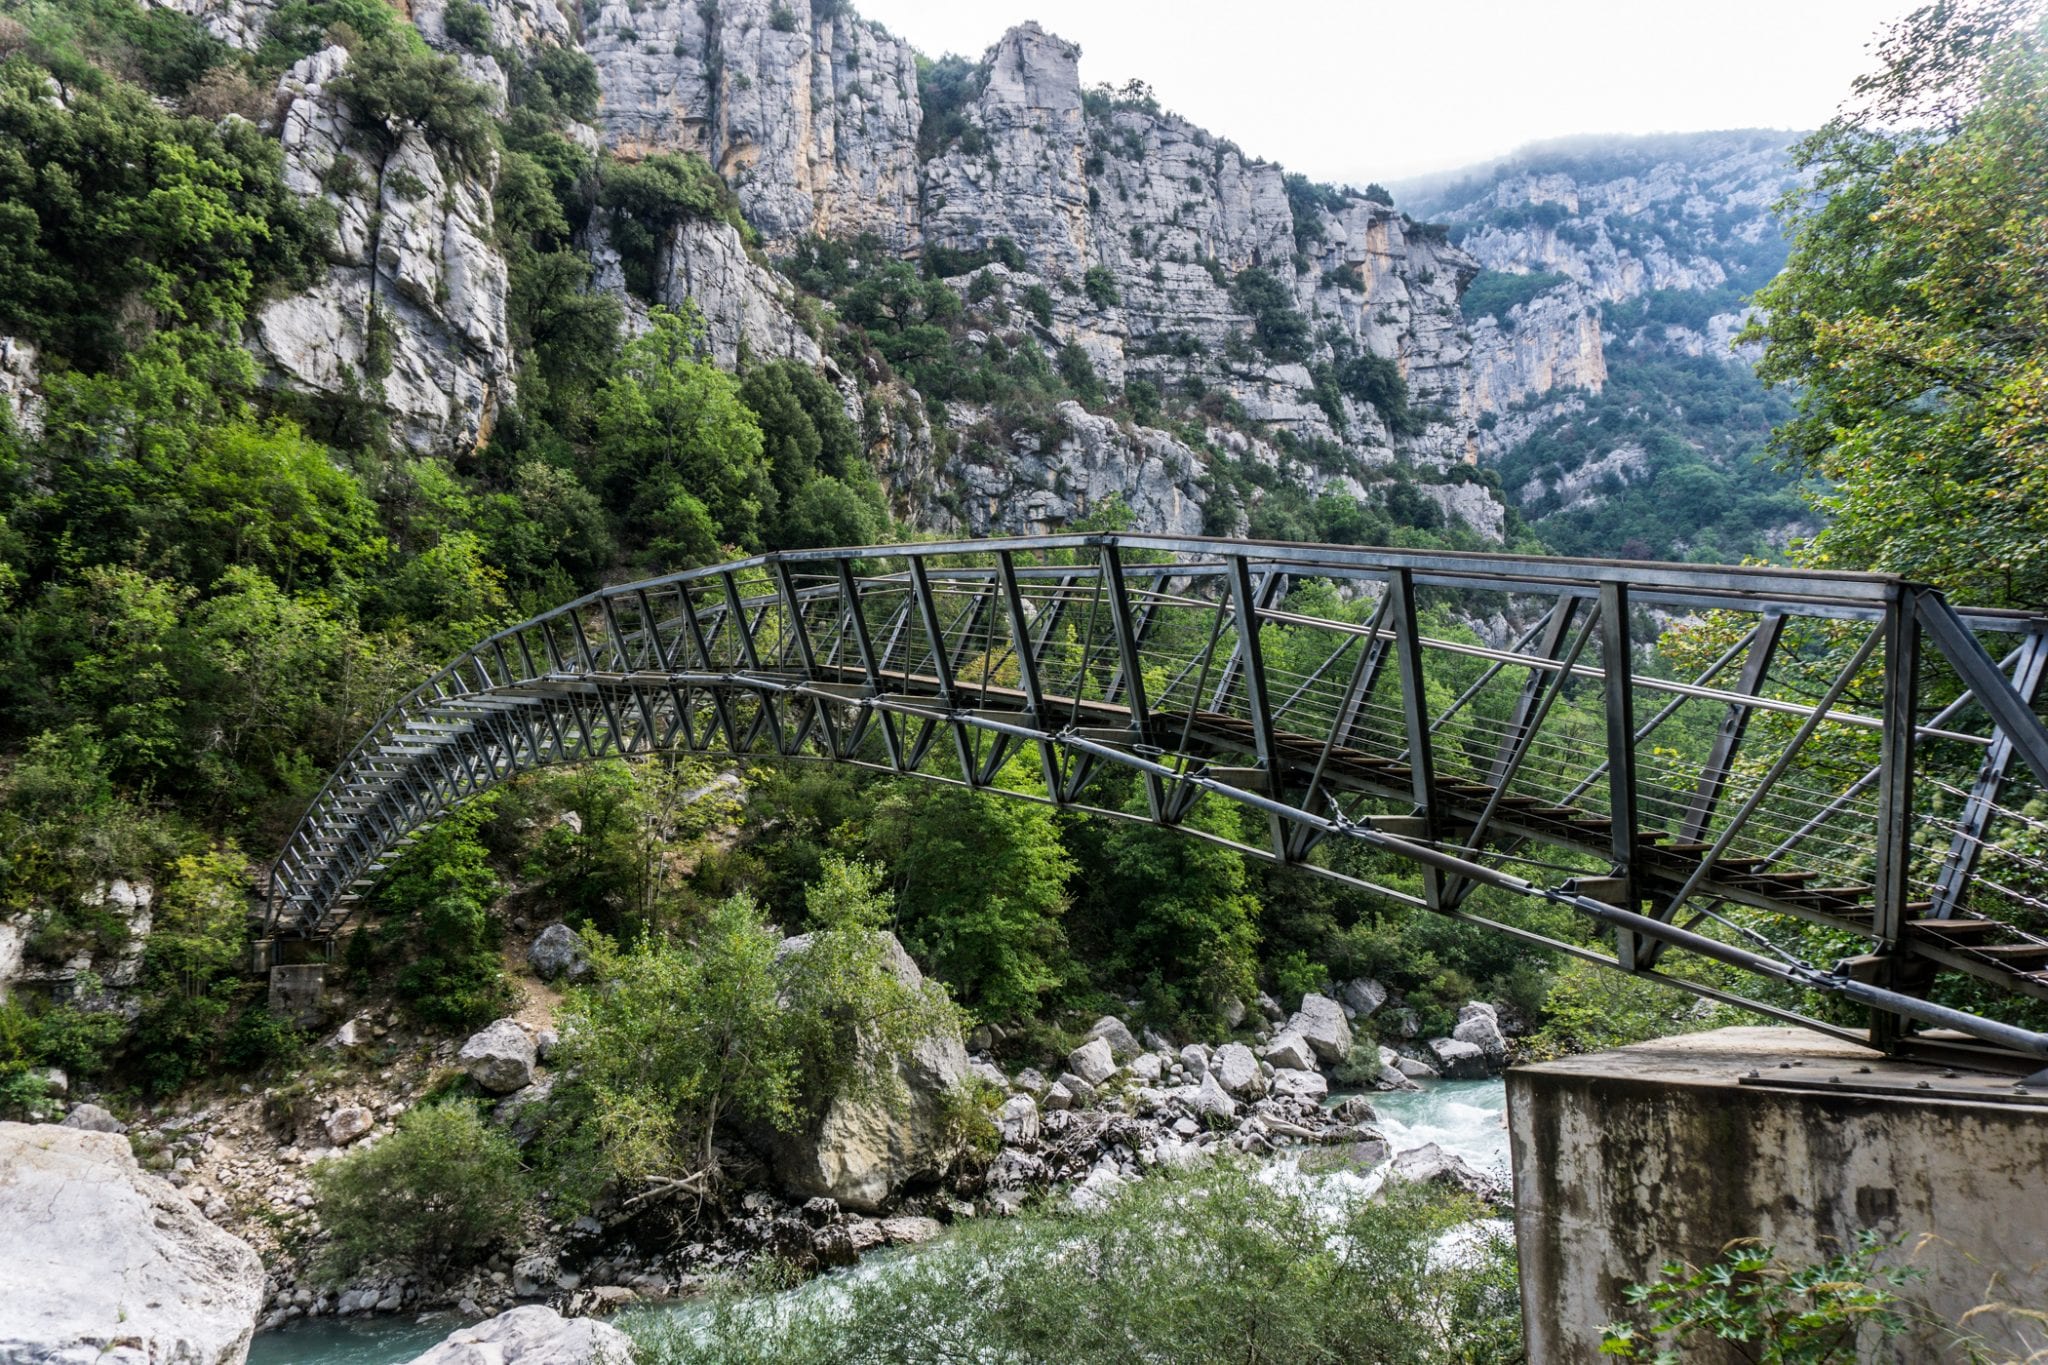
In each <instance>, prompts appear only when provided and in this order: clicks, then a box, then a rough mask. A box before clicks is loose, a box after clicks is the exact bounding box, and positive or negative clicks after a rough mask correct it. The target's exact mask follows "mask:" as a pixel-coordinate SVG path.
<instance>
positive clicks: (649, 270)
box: [598, 152, 746, 302]
mask: <svg viewBox="0 0 2048 1365" xmlns="http://www.w3.org/2000/svg"><path fill="white" fill-rule="evenodd" d="M598 203H600V204H601V205H603V206H604V207H605V208H607V209H610V210H611V234H612V245H613V246H614V247H616V248H617V249H618V253H619V262H620V265H621V267H622V268H623V269H624V271H625V275H626V284H627V286H628V287H629V288H631V289H632V290H633V292H634V293H636V294H638V295H639V296H640V297H641V298H643V299H646V300H648V301H649V302H652V301H654V300H655V299H656V298H657V297H658V296H659V293H660V285H661V281H660V279H659V278H658V277H657V276H658V271H659V269H660V265H661V252H662V248H663V246H664V244H665V243H666V241H667V238H668V234H669V233H670V232H671V231H672V230H673V229H674V228H676V227H677V226H678V225H679V224H681V223H683V222H685V221H687V220H689V219H692V218H695V219H701V220H707V221H720V222H725V223H728V224H730V225H731V226H732V227H733V228H734V230H736V231H739V232H740V233H741V235H742V236H745V235H746V232H745V220H744V219H743V218H741V217H740V213H739V205H738V203H737V202H736V201H735V200H734V199H733V197H732V193H731V191H730V190H728V189H726V187H725V182H724V181H722V180H720V179H719V178H718V172H716V171H714V170H712V169H711V164H710V163H709V162H707V161H706V160H704V158H703V157H701V156H691V155H688V154H684V153H671V152H662V153H658V154H656V155H654V156H650V157H647V158H645V159H644V160H641V161H611V160H608V161H606V163H605V168H604V187H603V188H602V189H601V190H600V191H599V192H598Z"/></svg>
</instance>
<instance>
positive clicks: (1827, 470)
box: [1753, 4, 2048, 606]
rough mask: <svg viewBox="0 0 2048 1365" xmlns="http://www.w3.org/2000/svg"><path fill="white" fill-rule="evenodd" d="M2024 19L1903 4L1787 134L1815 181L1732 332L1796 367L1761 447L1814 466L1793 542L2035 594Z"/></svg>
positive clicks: (2037, 157) (1998, 595) (2034, 601)
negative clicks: (1849, 98) (1848, 92)
mask: <svg viewBox="0 0 2048 1365" xmlns="http://www.w3.org/2000/svg"><path fill="white" fill-rule="evenodd" d="M2044 24H2048V21H2044V20H2043V19H2042V17H2041V13H2040V11H2039V7H2038V6H2033V5H2022V4H2004V5H2001V4H1986V5H1979V6H1961V7H1934V8H1930V9H1928V10H1925V11H1921V12H1918V13H1916V14H1915V15H1914V16H1913V17H1912V18H1911V19H1910V20H1909V21H1908V22H1907V23H1906V25H1905V26H1904V29H1903V32H1902V33H1901V34H1900V35H1898V36H1897V37H1896V38H1895V43H1896V44H1898V46H1896V47H1895V48H1894V49H1893V50H1892V51H1891V52H1890V54H1889V55H1890V58H1891V60H1890V61H1889V63H1888V64H1887V65H1886V67H1885V68H1883V69H1882V70H1881V71H1880V72H1879V73H1877V74H1876V75H1875V76H1872V77H1869V78H1866V79H1865V80H1864V81H1863V82H1861V83H1860V84H1859V87H1858V94H1859V96H1861V97H1862V98H1863V103H1862V105H1861V106H1860V107H1859V108H1857V109H1856V110H1854V111H1852V112H1851V113H1849V114H1845V115H1844V116H1843V117H1841V118H1838V119H1836V120H1834V121H1833V122H1831V123H1829V124H1828V125H1827V126H1826V127H1825V128H1823V129H1822V130H1821V131H1820V132H1818V133H1816V134H1814V136H1813V137H1811V138H1810V139H1808V140H1807V141H1806V142H1805V143H1804V144H1802V146H1801V148H1800V149H1799V155H1800V157H1801V160H1802V163H1803V164H1804V165H1806V166H1808V167H1810V168H1812V169H1813V170H1814V171H1815V173H1816V175H1815V180H1814V183H1813V186H1812V188H1811V189H1810V190H1806V191H1803V192H1801V193H1798V194H1796V195H1794V196H1793V197H1792V198H1791V199H1790V200H1789V201H1788V207H1789V208H1790V210H1791V211H1792V213H1793V214H1794V216H1795V234H1796V236H1795V242H1796V245H1795V249H1794V252H1793V256H1792V260H1791V262H1790V263H1789V264H1788V265H1787V267H1786V269H1785V271H1784V273H1783V274H1782V275H1780V276H1779V277H1778V279H1777V281H1776V282H1774V283H1773V284H1772V285H1771V286H1770V287H1769V288H1767V289H1765V290H1764V291H1763V292H1762V294H1761V295H1760V302H1761V303H1762V304H1763V305H1764V308H1765V310H1766V312H1765V315H1764V317H1763V319H1762V320H1761V321H1760V322H1759V323H1758V324H1757V325H1756V326H1755V328H1754V329H1753V331H1754V335H1755V336H1756V337H1758V338H1760V339H1762V340H1764V341H1765V342H1766V343H1767V348H1766V351H1765V355H1764V361H1763V364H1762V367H1761V372H1762V373H1763V375H1764V377H1765V378H1766V379H1769V380H1771V381H1773V382H1777V383H1787V384H1796V385H1798V386H1799V397H1798V399H1797V403H1798V416H1797V418H1796V420H1794V421H1792V422H1789V423H1787V424H1786V425H1785V426H1783V427H1782V428H1780V430H1779V432H1778V436H1777V448H1778V449H1779V450H1780V451H1781V452H1782V453H1783V454H1784V455H1785V456H1786V457H1787V458H1788V459H1789V460H1791V461H1792V462H1793V463H1795V464H1796V465H1798V466H1799V467H1801V468H1803V469H1807V470H1811V471H1812V472H1814V473H1817V474H1819V475H1821V476H1823V477H1824V478H1826V479H1827V480H1828V481H1829V484H1830V487H1829V489H1828V490H1827V491H1826V492H1825V493H1824V494H1823V495H1822V496H1821V497H1820V499H1819V505H1820V507H1821V509H1822V510H1823V511H1824V512H1825V513H1826V514H1827V516H1828V525H1827V526H1826V528H1825V529H1824V530H1823V531H1822V532H1821V534H1820V535H1819V536H1817V537H1816V538H1815V540H1814V542H1813V544H1812V546H1811V549H1810V551H1809V554H1808V562H1811V563H1814V564H1816V565H1826V566H1830V567H1854V568H1868V569H1881V570H1884V571H1887V572H1891V573H1898V574H1903V575H1906V576H1907V577H1911V578H1917V579H1921V580H1924V581H1927V582H1932V583H1936V584H1939V585H1940V586H1942V587H1944V588H1947V589H1949V590H1950V591H1952V592H1954V593H1956V594H1957V595H1959V596H1961V597H1964V598H1967V599H1968V600H1970V601H1973V602H1978V603H1983V604H1985V605H2000V606H2038V605H2039V604H2040V603H2041V602H2042V601H2044V600H2048V463H2044V461H2043V458H2042V451H2043V450H2044V449H2048V283H2044V281H2048V114H2044V111H2043V107H2042V94H2041V92H2042V90H2043V88H2044V87H2048V27H2044ZM1929 111H1934V112H1938V113H1940V114H1942V115H1944V117H1941V118H1939V119H1937V120H1936V121H1934V122H1933V123H1931V124H1914V125H1911V126H1912V127H1916V128H1918V131H1900V130H1899V127H1898V123H1899V120H1900V118H1901V117H1902V116H1905V115H1908V114H1915V113H1926V112H1929Z"/></svg>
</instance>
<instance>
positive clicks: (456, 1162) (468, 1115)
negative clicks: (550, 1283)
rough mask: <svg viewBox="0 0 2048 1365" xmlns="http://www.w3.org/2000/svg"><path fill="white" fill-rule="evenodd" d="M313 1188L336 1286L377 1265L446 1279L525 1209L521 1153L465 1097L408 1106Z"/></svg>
mask: <svg viewBox="0 0 2048 1365" xmlns="http://www.w3.org/2000/svg"><path fill="white" fill-rule="evenodd" d="M313 1186H314V1191H315V1197H316V1199H317V1201H318V1202H317V1203H316V1205H315V1207H316V1210H317V1212H318V1214H319V1217H320V1223H321V1226H322V1227H324V1228H325V1229H326V1230H327V1233H328V1236H329V1239H330V1240H329V1242H328V1244H327V1246H326V1248H325V1249H324V1250H323V1251H322V1253H321V1256H320V1260H319V1268H320V1272H321V1274H322V1275H323V1276H324V1277H326V1278H327V1279H329V1280H331V1281H335V1282H339V1281H341V1280H345V1279H347V1278H348V1277H350V1276H352V1275H354V1274H356V1273H357V1272H358V1271H361V1270H363V1269H365V1268H367V1267H369V1266H372V1265H375V1264H378V1263H380V1262H388V1263H392V1264H395V1265H402V1266H404V1267H405V1268H407V1269H409V1270H411V1271H413V1272H414V1273H416V1274H419V1275H421V1276H424V1277H426V1278H428V1279H442V1278H445V1277H446V1276H447V1275H448V1274H449V1273H450V1272H452V1271H455V1270H458V1269H461V1268H463V1267H466V1266H469V1265H473V1264H475V1262H476V1261H477V1260H478V1259H479V1258H480V1257H481V1256H482V1255H483V1254H484V1253H485V1252H487V1251H489V1250H490V1249H491V1248H492V1247H494V1246H496V1245H497V1244H498V1243H500V1242H502V1241H504V1240H505V1239H506V1238H508V1237H510V1236H511V1235H512V1234H513V1233H515V1232H516V1231H518V1228H519V1220H520V1217H521V1215H522V1213H523V1212H524V1210H525V1194H524V1190H523V1188H522V1186H521V1182H520V1171H519V1153H518V1150H517V1149H516V1148H515V1147H514V1146H513V1145H512V1140H511V1139H510V1138H508V1137H506V1136H505V1134H503V1133H502V1132H500V1131H498V1130H497V1129H496V1128H493V1127H491V1126H490V1125H489V1124H487V1123H485V1122H484V1121H483V1119H482V1117H481V1116H480V1115H478V1113H477V1111H476V1109H475V1108H474V1107H473V1106H471V1105H470V1104H467V1103H465V1102H462V1101H451V1102H447V1103H442V1104H432V1105H425V1106H422V1107H421V1108H418V1109H414V1110H412V1111H411V1112H409V1113H407V1114H406V1115H405V1116H404V1117H402V1118H401V1119H399V1121H398V1131H397V1132H395V1133H393V1134H392V1135H391V1136H389V1137H387V1138H385V1139H384V1140H383V1141H382V1142H379V1143H377V1144H376V1145H375V1146H372V1147H368V1148H358V1149H357V1150H355V1151H353V1152H350V1153H349V1154H348V1155H347V1156H345V1157H342V1158H341V1159H340V1160H338V1161H332V1162H329V1163H328V1164H326V1165H325V1166H322V1167H320V1168H319V1169H318V1170H316V1171H315V1172H314V1175H313Z"/></svg>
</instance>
